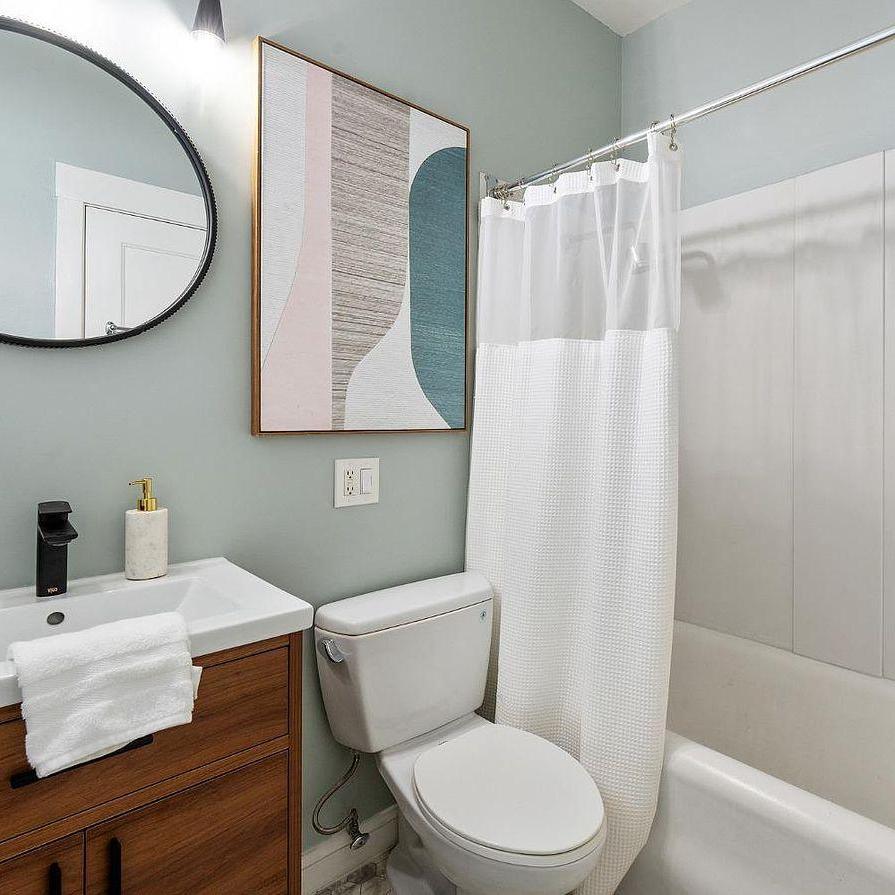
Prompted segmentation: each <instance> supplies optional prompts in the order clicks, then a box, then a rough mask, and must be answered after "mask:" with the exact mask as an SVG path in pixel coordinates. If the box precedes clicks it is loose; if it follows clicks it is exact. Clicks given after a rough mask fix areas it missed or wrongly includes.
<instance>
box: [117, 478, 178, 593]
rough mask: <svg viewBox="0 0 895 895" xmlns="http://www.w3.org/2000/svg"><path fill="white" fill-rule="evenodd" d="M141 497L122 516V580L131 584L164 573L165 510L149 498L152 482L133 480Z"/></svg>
mask: <svg viewBox="0 0 895 895" xmlns="http://www.w3.org/2000/svg"><path fill="white" fill-rule="evenodd" d="M130 484H131V485H140V486H141V487H142V488H143V496H142V497H140V499H139V500H138V501H137V508H136V509H135V510H128V511H127V512H126V513H125V514H124V577H125V578H130V579H131V580H132V581H144V580H146V579H147V578H160V577H161V576H162V575H166V574H167V573H168V511H167V510H166V509H159V506H158V501H157V500H156V498H155V497H153V495H152V479H151V478H149V477H148V476H147V477H146V478H143V479H136V480H135V481H133V482H131V483H130Z"/></svg>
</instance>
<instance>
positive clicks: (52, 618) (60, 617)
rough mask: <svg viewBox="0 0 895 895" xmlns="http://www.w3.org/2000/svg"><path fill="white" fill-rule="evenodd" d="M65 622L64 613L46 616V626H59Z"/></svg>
mask: <svg viewBox="0 0 895 895" xmlns="http://www.w3.org/2000/svg"><path fill="white" fill-rule="evenodd" d="M64 621H65V613H64V612H51V613H50V614H49V615H48V616H47V624H48V625H61V624H62V623H63V622H64Z"/></svg>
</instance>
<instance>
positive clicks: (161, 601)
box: [0, 558, 314, 706]
mask: <svg viewBox="0 0 895 895" xmlns="http://www.w3.org/2000/svg"><path fill="white" fill-rule="evenodd" d="M159 612H179V613H180V614H181V615H182V616H183V617H184V619H185V620H186V624H187V630H188V631H189V635H190V649H191V652H192V654H193V655H194V656H204V655H206V654H207V653H215V652H218V650H224V649H231V648H232V647H235V646H244V645H245V644H247V643H254V642H255V641H257V640H266V639H267V638H269V637H277V636H279V635H281V634H291V633H292V632H294V631H303V630H305V628H309V627H311V624H312V622H313V618H314V610H313V608H312V607H311V605H310V604H309V603H306V602H305V601H304V600H300V599H299V598H298V597H293V596H292V595H291V594H288V593H286V591H284V590H280V589H279V588H278V587H274V585H272V584H268V583H267V582H266V581H262V580H261V579H260V578H257V577H256V576H255V575H252V574H251V572H247V571H246V570H245V569H241V568H240V567H239V566H235V565H233V563H231V562H229V561H228V560H226V559H223V558H218V559H203V560H199V561H197V562H185V563H180V564H179V565H173V566H171V567H170V569H169V570H168V574H167V575H166V576H165V577H164V578H155V579H153V580H152V581H128V580H127V579H126V578H125V577H124V575H123V574H121V573H120V572H119V573H116V574H113V575H99V576H97V577H95V578H80V579H78V580H77V581H71V582H69V586H68V593H67V594H65V595H63V596H61V597H58V598H56V599H47V600H40V602H38V601H37V599H36V598H35V596H34V588H33V587H20V588H15V589H13V590H3V591H0V706H4V705H12V704H14V703H17V702H20V701H21V694H20V693H19V686H18V683H17V681H16V676H15V672H14V670H13V667H12V664H11V663H10V662H7V661H5V660H6V650H7V647H8V646H9V644H10V643H13V642H15V641H17V640H34V639H35V638H37V637H52V636H53V635H55V634H62V633H66V632H70V631H83V630H84V629H85V628H90V627H93V626H94V625H101V624H104V623H105V622H114V621H119V620H120V619H123V618H135V617H138V616H143V615H155V614H156V613H159ZM59 613H61V614H62V615H63V616H64V617H63V618H62V619H61V620H59V618H58V614H59ZM51 622H56V624H52V623H51Z"/></svg>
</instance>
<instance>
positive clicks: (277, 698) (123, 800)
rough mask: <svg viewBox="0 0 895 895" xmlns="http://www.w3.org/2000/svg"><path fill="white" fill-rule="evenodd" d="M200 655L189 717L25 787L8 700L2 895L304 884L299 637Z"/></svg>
mask: <svg viewBox="0 0 895 895" xmlns="http://www.w3.org/2000/svg"><path fill="white" fill-rule="evenodd" d="M196 662H197V664H200V665H202V666H203V673H202V682H201V684H200V687H199V697H198V699H197V701H196V707H195V710H194V713H193V722H192V723H191V724H188V725H184V726H182V727H176V728H172V729H171V730H167V731H161V732H159V733H157V734H155V735H154V737H153V738H152V741H151V742H148V743H144V744H142V745H140V746H139V748H135V749H132V750H130V751H127V752H123V753H121V754H119V755H114V756H109V757H107V758H104V759H100V760H98V761H96V762H94V763H91V764H89V765H84V766H81V767H78V768H73V769H70V770H68V771H62V772H61V773H59V774H58V775H53V776H51V777H48V778H45V779H43V780H36V781H32V782H26V783H25V784H24V785H23V784H22V780H23V775H25V774H26V773H27V771H28V766H27V762H26V761H25V757H24V756H25V753H24V725H23V722H22V720H21V718H20V716H19V714H18V712H17V711H16V710H15V709H14V708H12V707H11V708H10V709H0V893H2V895H187V893H189V895H202V893H205V895H300V891H301V814H300V812H301V798H300V793H301V789H300V786H301V754H300V749H301V742H300V740H301V737H300V732H301V727H300V725H301V637H300V635H298V634H294V635H291V636H289V637H279V638H275V639H273V640H268V641H263V642H261V643H256V644H252V645H250V646H246V647H238V648H236V649H234V650H227V651H225V652H222V653H215V654H212V655H209V656H204V657H202V658H200V659H197V660H196ZM56 867H58V871H57V870H56V869H55V868H56ZM59 886H61V887H62V888H59Z"/></svg>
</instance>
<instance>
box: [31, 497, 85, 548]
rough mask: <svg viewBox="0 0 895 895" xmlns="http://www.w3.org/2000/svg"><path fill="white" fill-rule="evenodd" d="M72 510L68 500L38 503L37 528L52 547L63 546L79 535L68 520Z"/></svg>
mask: <svg viewBox="0 0 895 895" xmlns="http://www.w3.org/2000/svg"><path fill="white" fill-rule="evenodd" d="M71 511H72V510H71V504H70V503H69V502H68V501H67V500H44V501H42V502H41V503H39V504H38V505H37V530H38V532H39V533H40V536H41V537H42V538H43V539H44V541H45V542H46V543H47V544H49V545H50V546H51V547H61V546H62V545H63V544H67V543H68V542H69V541H73V540H74V539H75V538H76V537H77V536H78V533H77V532H76V531H75V529H74V526H73V525H72V524H71V522H69V521H68V514H69V513H71Z"/></svg>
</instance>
